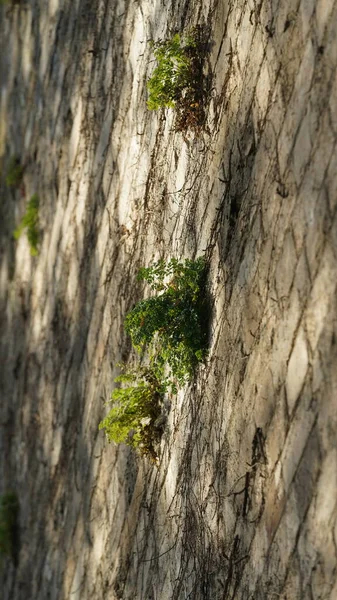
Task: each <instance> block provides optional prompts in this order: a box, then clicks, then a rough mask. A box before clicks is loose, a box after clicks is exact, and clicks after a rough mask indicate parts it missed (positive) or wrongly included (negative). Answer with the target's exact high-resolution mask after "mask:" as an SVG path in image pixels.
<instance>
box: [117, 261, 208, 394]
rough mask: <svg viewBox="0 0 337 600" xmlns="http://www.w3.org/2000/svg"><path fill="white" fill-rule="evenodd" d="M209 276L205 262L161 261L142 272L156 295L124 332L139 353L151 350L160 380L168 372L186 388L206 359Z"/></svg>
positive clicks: (132, 314)
mask: <svg viewBox="0 0 337 600" xmlns="http://www.w3.org/2000/svg"><path fill="white" fill-rule="evenodd" d="M205 276H206V265H205V260H204V259H203V258H198V259H197V260H195V261H193V260H189V259H186V260H185V261H178V260H177V259H175V258H173V259H171V260H170V261H169V262H167V263H165V262H164V261H163V260H160V261H159V262H157V263H155V264H154V265H152V266H151V267H148V268H143V269H141V270H140V272H139V279H141V280H144V281H147V282H148V283H149V284H150V287H151V289H152V290H153V291H156V292H157V294H156V295H155V296H151V297H150V298H147V299H145V300H142V301H141V302H139V303H138V304H137V305H136V306H135V307H134V308H133V309H132V310H131V311H130V312H129V313H128V314H127V316H126V319H125V328H126V331H127V332H128V333H129V334H130V336H131V340H132V343H133V346H134V347H135V348H136V350H138V351H139V352H144V351H149V353H150V361H151V365H152V368H154V369H155V370H156V372H157V373H158V374H159V376H160V375H161V374H162V372H163V369H164V368H165V366H168V367H169V369H170V371H169V374H168V381H169V380H170V379H171V378H173V381H176V382H177V383H178V384H184V383H185V382H186V381H187V380H188V379H190V377H191V376H192V374H193V371H194V368H195V367H196V365H197V363H198V362H200V361H202V360H203V359H204V358H205V356H206V347H207V327H206V323H207V315H206V299H205V279H206V277H205Z"/></svg>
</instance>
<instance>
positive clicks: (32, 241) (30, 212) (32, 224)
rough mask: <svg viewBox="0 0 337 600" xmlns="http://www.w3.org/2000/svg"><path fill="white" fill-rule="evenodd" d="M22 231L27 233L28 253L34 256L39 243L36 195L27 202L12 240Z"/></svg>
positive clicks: (37, 201)
mask: <svg viewBox="0 0 337 600" xmlns="http://www.w3.org/2000/svg"><path fill="white" fill-rule="evenodd" d="M24 231H26V232H27V238H28V242H29V246H30V253H31V255H32V256H36V255H37V254H38V243H39V197H38V196H37V194H34V195H33V196H32V197H31V199H30V200H29V202H28V205H27V210H26V212H25V214H24V216H23V217H22V219H21V222H20V224H19V226H18V227H17V228H16V229H15V230H14V233H13V235H14V238H15V239H16V240H18V239H19V237H20V236H21V235H22V233H23V232H24Z"/></svg>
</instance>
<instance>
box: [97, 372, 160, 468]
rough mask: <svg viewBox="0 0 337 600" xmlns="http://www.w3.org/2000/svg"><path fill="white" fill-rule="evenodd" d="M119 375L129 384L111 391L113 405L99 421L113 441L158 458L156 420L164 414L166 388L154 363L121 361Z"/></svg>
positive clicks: (118, 378)
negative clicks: (152, 364)
mask: <svg viewBox="0 0 337 600" xmlns="http://www.w3.org/2000/svg"><path fill="white" fill-rule="evenodd" d="M121 367H122V371H123V372H122V374H121V375H120V376H119V377H117V378H116V379H115V382H117V383H126V384H128V386H127V387H118V388H116V389H115V390H114V391H113V392H112V395H111V401H110V402H109V404H112V408H111V410H110V412H109V414H108V415H107V416H106V417H105V419H103V421H102V422H101V423H100V424H99V429H105V433H106V436H107V438H108V440H109V442H115V443H116V444H120V443H124V444H128V445H129V446H132V447H133V448H137V449H139V450H140V451H141V453H143V454H148V455H150V456H152V457H153V458H156V453H155V450H154V444H155V442H156V441H157V440H158V437H159V436H160V428H159V427H157V426H156V420H157V419H158V417H159V415H160V400H161V399H162V397H163V388H162V386H161V385H160V383H159V381H158V379H157V377H156V374H155V372H154V371H153V369H151V368H150V367H141V366H136V367H130V366H129V367H128V366H126V365H121Z"/></svg>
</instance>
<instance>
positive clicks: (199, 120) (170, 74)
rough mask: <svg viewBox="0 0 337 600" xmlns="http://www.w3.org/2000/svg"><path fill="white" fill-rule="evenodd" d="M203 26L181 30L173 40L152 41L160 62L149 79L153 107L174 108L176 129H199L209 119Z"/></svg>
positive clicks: (150, 100)
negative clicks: (181, 32) (205, 90)
mask: <svg viewBox="0 0 337 600" xmlns="http://www.w3.org/2000/svg"><path fill="white" fill-rule="evenodd" d="M201 37H202V30H201V28H200V27H199V28H198V27H196V28H194V30H192V31H191V33H190V34H189V35H183V36H181V35H180V34H179V33H177V34H176V35H174V36H173V38H172V39H170V40H165V41H162V40H159V41H158V42H152V47H153V48H154V56H155V59H156V61H157V66H156V68H155V69H154V71H153V74H152V77H151V78H150V79H149V81H148V83H147V88H148V92H149V97H148V101H147V106H148V108H149V109H150V110H157V109H159V108H174V109H175V110H176V113H177V122H176V131H184V130H186V129H188V128H192V129H194V130H195V131H196V132H198V131H199V130H200V128H201V126H202V125H203V123H204V121H205V110H204V105H205V93H204V90H203V58H204V49H205V45H204V44H203V43H202V41H201Z"/></svg>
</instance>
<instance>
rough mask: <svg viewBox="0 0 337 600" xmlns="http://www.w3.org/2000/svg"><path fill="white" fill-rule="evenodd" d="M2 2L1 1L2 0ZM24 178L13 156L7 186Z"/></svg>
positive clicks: (15, 157)
mask: <svg viewBox="0 0 337 600" xmlns="http://www.w3.org/2000/svg"><path fill="white" fill-rule="evenodd" d="M0 1H1V0H0ZM22 176H23V166H22V165H21V164H20V159H19V158H18V157H17V156H12V158H11V159H10V161H9V165H8V168H7V173H6V185H7V186H8V187H12V188H17V187H19V185H20V183H21V181H22Z"/></svg>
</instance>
